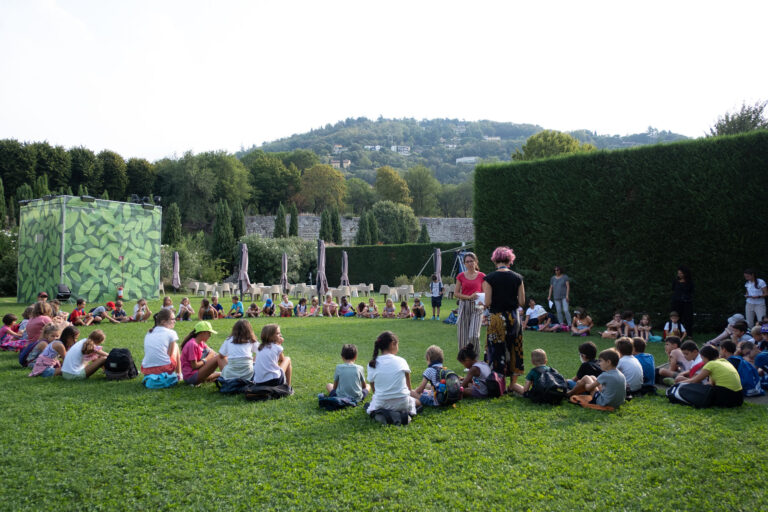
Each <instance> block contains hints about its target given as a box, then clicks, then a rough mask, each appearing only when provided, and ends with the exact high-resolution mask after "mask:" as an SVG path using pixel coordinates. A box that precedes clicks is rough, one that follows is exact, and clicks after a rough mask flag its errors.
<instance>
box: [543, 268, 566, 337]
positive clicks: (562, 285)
mask: <svg viewBox="0 0 768 512" xmlns="http://www.w3.org/2000/svg"><path fill="white" fill-rule="evenodd" d="M570 293H571V280H570V279H569V278H568V275H567V274H563V268H562V267H561V266H560V265H556V266H555V275H553V276H552V277H551V278H550V279H549V293H548V294H547V302H549V301H550V300H551V301H552V302H554V303H555V308H556V309H557V322H558V323H559V324H560V325H571V314H570V313H569V312H568V300H569V299H568V296H569V295H570Z"/></svg>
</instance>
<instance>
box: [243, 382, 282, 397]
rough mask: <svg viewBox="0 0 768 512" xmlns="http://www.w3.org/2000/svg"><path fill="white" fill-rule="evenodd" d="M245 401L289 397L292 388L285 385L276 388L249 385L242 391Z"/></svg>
mask: <svg viewBox="0 0 768 512" xmlns="http://www.w3.org/2000/svg"><path fill="white" fill-rule="evenodd" d="M243 393H245V399H246V400H254V401H261V400H277V399H278V398H283V397H284V396H291V395H292V394H293V388H292V387H291V386H287V385H285V384H280V385H278V386H258V385H256V384H250V385H248V386H246V387H245V389H243Z"/></svg>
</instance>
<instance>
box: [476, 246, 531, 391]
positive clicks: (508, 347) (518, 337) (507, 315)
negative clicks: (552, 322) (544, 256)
mask: <svg viewBox="0 0 768 512" xmlns="http://www.w3.org/2000/svg"><path fill="white" fill-rule="evenodd" d="M491 261H492V262H493V264H494V265H496V271H494V272H491V273H490V274H488V275H487V276H485V278H484V281H483V293H485V307H487V308H488V309H489V310H490V313H491V316H490V319H489V321H488V333H487V336H486V346H485V358H486V361H487V362H488V364H489V365H490V366H491V369H492V370H493V371H495V372H498V373H500V374H501V375H505V376H509V378H510V382H509V387H513V386H514V384H516V383H517V378H518V377H519V376H520V375H522V374H523V371H524V363H523V329H522V324H521V323H520V317H519V314H518V308H519V307H520V305H521V304H523V303H524V302H525V286H523V276H521V275H520V274H518V273H517V272H513V271H511V270H510V269H509V267H510V266H511V265H512V263H514V262H515V253H514V252H512V249H510V248H509V247H497V248H496V250H495V251H493V255H492V256H491Z"/></svg>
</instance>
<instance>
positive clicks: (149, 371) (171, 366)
mask: <svg viewBox="0 0 768 512" xmlns="http://www.w3.org/2000/svg"><path fill="white" fill-rule="evenodd" d="M175 371H176V361H171V362H170V363H168V364H166V365H164V366H150V367H149V368H144V367H143V366H142V367H141V373H142V374H143V375H158V374H160V373H174V372H175Z"/></svg>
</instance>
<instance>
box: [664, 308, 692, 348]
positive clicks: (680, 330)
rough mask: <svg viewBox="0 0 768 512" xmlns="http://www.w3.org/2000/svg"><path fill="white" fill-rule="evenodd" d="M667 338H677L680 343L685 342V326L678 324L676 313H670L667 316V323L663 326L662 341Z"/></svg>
mask: <svg viewBox="0 0 768 512" xmlns="http://www.w3.org/2000/svg"><path fill="white" fill-rule="evenodd" d="M667 336H677V337H678V338H680V341H685V337H686V336H688V333H687V332H685V326H684V325H683V324H681V323H680V315H679V314H678V313H677V311H672V312H671V313H670V314H669V322H667V323H666V324H664V339H667Z"/></svg>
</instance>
